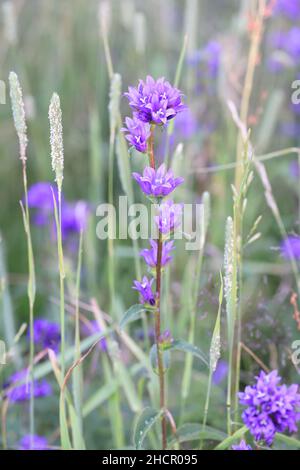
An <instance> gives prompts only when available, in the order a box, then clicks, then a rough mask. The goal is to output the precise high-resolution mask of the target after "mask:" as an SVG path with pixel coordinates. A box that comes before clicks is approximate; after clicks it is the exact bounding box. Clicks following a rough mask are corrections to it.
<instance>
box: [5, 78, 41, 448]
mask: <svg viewBox="0 0 300 470" xmlns="http://www.w3.org/2000/svg"><path fill="white" fill-rule="evenodd" d="M9 85H10V98H11V105H12V111H13V118H14V124H15V128H16V131H17V135H18V139H19V154H20V160H21V162H22V175H23V186H24V204H23V202H22V201H20V204H21V208H22V214H23V223H24V229H25V233H26V240H27V256H28V285H27V295H28V301H29V334H30V345H29V368H30V404H29V409H30V435H31V436H33V435H34V430H35V426H34V389H33V383H34V382H33V381H34V378H33V377H34V371H33V367H34V331H33V322H34V303H35V295H36V282H35V267H34V256H33V247H32V238H31V229H30V215H29V207H28V191H27V154H26V151H27V144H28V138H27V126H26V120H25V108H24V102H23V94H22V89H21V86H20V83H19V79H18V77H17V75H16V73H15V72H10V74H9ZM32 439H33V437H31V440H32Z"/></svg>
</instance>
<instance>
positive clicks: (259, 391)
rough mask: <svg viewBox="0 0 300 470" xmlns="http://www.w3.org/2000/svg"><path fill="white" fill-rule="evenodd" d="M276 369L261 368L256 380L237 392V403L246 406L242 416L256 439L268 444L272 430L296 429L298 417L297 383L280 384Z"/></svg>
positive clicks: (270, 443)
mask: <svg viewBox="0 0 300 470" xmlns="http://www.w3.org/2000/svg"><path fill="white" fill-rule="evenodd" d="M280 382H281V377H279V375H278V372H277V371H276V370H274V371H272V372H270V373H269V374H266V373H265V372H263V371H261V372H260V374H259V376H257V377H256V383H255V384H254V385H251V386H250V385H249V386H247V387H246V388H245V391H244V392H241V393H239V398H240V403H241V404H242V405H245V406H246V407H247V408H246V409H245V410H244V411H243V414H242V418H243V421H244V423H245V425H246V426H247V427H248V429H249V431H250V432H251V434H252V435H253V437H254V439H255V440H256V441H257V442H262V443H263V444H266V445H267V446H271V445H272V443H273V441H274V438H275V434H276V432H280V433H282V432H285V431H288V432H289V433H293V432H297V421H299V420H300V394H299V387H298V385H296V384H294V385H291V386H289V387H287V386H286V385H281V384H280Z"/></svg>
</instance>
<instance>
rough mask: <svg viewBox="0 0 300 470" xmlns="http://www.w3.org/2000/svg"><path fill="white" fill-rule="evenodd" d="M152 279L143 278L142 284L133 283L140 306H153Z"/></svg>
mask: <svg viewBox="0 0 300 470" xmlns="http://www.w3.org/2000/svg"><path fill="white" fill-rule="evenodd" d="M153 281H154V278H152V279H150V281H149V279H148V278H147V276H144V277H143V279H142V282H139V281H133V289H135V290H137V291H138V292H139V294H140V302H141V303H142V304H145V303H146V304H150V305H152V306H153V305H155V294H154V293H153V292H152V284H153Z"/></svg>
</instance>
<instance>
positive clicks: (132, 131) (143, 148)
mask: <svg viewBox="0 0 300 470" xmlns="http://www.w3.org/2000/svg"><path fill="white" fill-rule="evenodd" d="M125 123H126V126H127V128H126V127H123V128H122V129H121V131H123V132H127V135H126V136H125V137H126V139H127V140H128V142H129V143H130V144H131V145H132V146H133V147H135V148H136V150H137V151H138V152H142V153H146V152H147V141H148V139H149V137H150V134H151V132H150V124H148V123H147V122H143V121H140V119H138V118H137V117H136V116H133V119H130V118H129V117H127V118H126V119H125Z"/></svg>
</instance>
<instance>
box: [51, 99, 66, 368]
mask: <svg viewBox="0 0 300 470" xmlns="http://www.w3.org/2000/svg"><path fill="white" fill-rule="evenodd" d="M49 121H50V146H51V162H52V170H53V171H54V173H55V181H56V184H57V193H58V201H57V202H56V198H55V195H54V193H53V204H54V216H55V223H56V238H57V254H58V269H59V287H60V328H61V373H62V375H63V376H64V374H65V267H64V254H63V244H62V226H61V222H62V182H63V168H64V150H63V129H62V112H61V107H60V99H59V96H58V95H57V94H56V93H53V95H52V98H51V101H50V106H49Z"/></svg>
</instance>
